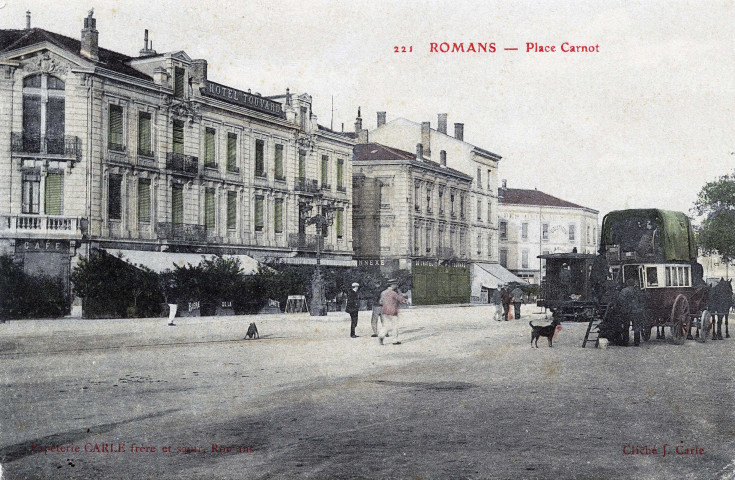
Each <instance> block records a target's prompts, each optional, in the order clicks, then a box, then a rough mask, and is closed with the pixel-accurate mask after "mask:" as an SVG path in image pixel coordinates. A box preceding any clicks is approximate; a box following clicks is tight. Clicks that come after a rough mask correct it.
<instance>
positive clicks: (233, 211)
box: [227, 192, 237, 229]
mask: <svg viewBox="0 0 735 480" xmlns="http://www.w3.org/2000/svg"><path fill="white" fill-rule="evenodd" d="M227 228H229V229H234V228H237V192H227Z"/></svg>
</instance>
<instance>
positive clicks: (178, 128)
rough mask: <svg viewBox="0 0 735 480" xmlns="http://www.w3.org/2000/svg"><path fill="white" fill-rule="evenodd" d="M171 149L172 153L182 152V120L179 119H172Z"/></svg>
mask: <svg viewBox="0 0 735 480" xmlns="http://www.w3.org/2000/svg"><path fill="white" fill-rule="evenodd" d="M171 145H172V150H173V153H178V154H182V155H183V153H184V122H183V121H181V120H174V126H173V139H172V144H171Z"/></svg>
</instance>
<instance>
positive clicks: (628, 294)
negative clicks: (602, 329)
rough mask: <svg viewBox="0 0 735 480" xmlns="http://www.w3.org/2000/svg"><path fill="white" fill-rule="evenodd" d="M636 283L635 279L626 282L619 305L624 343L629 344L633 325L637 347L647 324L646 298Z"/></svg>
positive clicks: (619, 297)
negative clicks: (642, 330) (631, 325)
mask: <svg viewBox="0 0 735 480" xmlns="http://www.w3.org/2000/svg"><path fill="white" fill-rule="evenodd" d="M636 283H637V282H636V281H635V279H633V278H629V279H628V280H627V281H626V282H625V285H626V287H625V288H624V289H623V290H621V291H620V295H619V296H618V305H619V309H620V314H621V316H622V317H623V318H622V320H623V341H624V342H625V344H626V345H627V344H628V329H629V328H630V324H631V323H632V324H633V345H635V346H636V347H637V346H638V345H640V343H641V329H643V327H644V325H645V324H646V297H645V294H644V293H643V291H642V290H641V289H640V288H638V287H637V286H636Z"/></svg>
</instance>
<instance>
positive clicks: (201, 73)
mask: <svg viewBox="0 0 735 480" xmlns="http://www.w3.org/2000/svg"><path fill="white" fill-rule="evenodd" d="M190 75H191V81H192V83H199V84H202V83H204V82H206V81H207V61H206V60H203V59H198V60H192V61H191V70H190Z"/></svg>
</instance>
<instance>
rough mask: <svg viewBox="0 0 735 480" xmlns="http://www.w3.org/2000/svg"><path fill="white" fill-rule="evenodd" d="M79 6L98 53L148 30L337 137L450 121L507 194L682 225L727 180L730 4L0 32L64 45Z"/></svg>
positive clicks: (214, 1) (311, 10)
mask: <svg viewBox="0 0 735 480" xmlns="http://www.w3.org/2000/svg"><path fill="white" fill-rule="evenodd" d="M92 7H93V8H94V10H95V14H94V16H95V18H97V29H98V30H99V32H100V33H99V41H100V46H102V47H104V48H108V49H111V50H116V51H119V52H121V53H125V54H128V55H131V56H132V55H137V52H138V50H140V49H141V48H142V47H143V31H144V29H146V28H147V29H148V30H149V37H150V39H151V40H152V41H153V48H154V49H155V50H157V51H158V52H159V53H161V52H167V51H178V50H184V51H186V52H187V54H189V56H190V57H192V58H204V59H206V60H207V61H208V64H209V71H208V76H209V79H210V80H212V81H215V82H219V83H223V84H226V85H228V86H231V87H234V88H239V89H242V90H247V89H251V90H252V91H253V92H259V93H262V94H263V95H277V94H282V93H285V89H286V88H287V87H288V88H290V90H291V92H292V93H302V92H307V93H309V94H310V95H312V97H313V102H314V103H313V111H314V113H316V115H317V116H318V119H319V123H321V124H322V125H326V126H330V124H331V123H332V118H333V125H334V128H335V129H337V130H340V129H341V128H342V124H344V128H345V129H346V130H351V129H354V121H355V116H356V113H357V108H358V106H359V107H361V110H362V117H363V126H364V127H366V128H369V129H372V128H374V127H375V122H376V112H377V111H386V112H387V119H388V121H391V120H393V119H395V118H399V117H403V118H407V119H410V120H413V121H416V122H421V121H430V122H431V124H432V127H434V128H436V121H437V114H438V113H447V114H448V121H449V125H450V128H449V130H450V132H452V131H453V128H452V124H453V123H455V122H459V123H464V125H465V127H464V128H465V130H464V132H465V133H464V135H465V136H464V138H465V140H466V141H468V142H470V143H472V144H474V145H477V146H479V147H482V148H484V149H487V150H490V151H492V152H494V153H497V154H499V155H501V156H502V157H503V158H502V160H501V161H500V166H499V178H500V179H506V180H507V183H508V187H511V188H538V189H539V190H542V191H544V192H546V193H548V194H551V195H554V196H557V197H559V198H562V199H564V200H567V201H571V202H574V203H577V204H580V205H583V206H586V207H590V208H593V209H596V210H599V211H600V214H601V216H602V215H604V214H605V213H607V212H608V211H611V210H617V209H623V208H666V209H672V210H680V211H684V212H687V213H689V212H690V209H691V207H692V205H693V203H694V201H695V200H696V196H697V193H698V192H699V190H700V189H701V187H702V186H703V185H704V184H705V183H706V182H708V181H713V180H716V179H717V178H718V177H720V176H722V175H725V174H728V173H732V172H733V171H734V170H735V142H734V141H733V138H732V134H733V131H734V130H735V129H734V128H733V127H734V126H735V120H734V114H735V55H734V52H735V35H733V32H732V29H733V26H735V3H734V2H733V1H691V2H685V1H650V0H649V1H640V2H636V1H625V2H616V1H600V2H595V1H584V2H582V1H556V2H553V1H544V2H538V1H508V0H506V1H502V2H493V1H488V2H463V1H461V0H455V1H453V2H448V1H426V2H417V1H413V0H403V1H391V2H388V1H384V0H372V1H362V0H358V1H349V2H344V1H342V2H337V1H326V0H321V1H278V0H254V1H239V0H230V1H227V2H225V1H220V0H208V1H206V2H205V1H191V0H179V1H165V0H146V1H142V0H121V1H109V0H108V1H104V2H102V1H99V0H98V1H97V2H93V1H90V0H87V1H78V0H65V1H64V2H48V1H18V0H0V28H23V27H24V25H25V11H26V10H30V11H31V14H32V20H31V22H32V26H34V27H40V28H45V29H47V30H51V31H54V32H57V33H61V34H65V35H68V36H71V37H75V38H76V37H79V36H80V30H81V28H82V22H83V18H84V17H85V16H86V15H87V11H88V10H89V9H90V8H92ZM432 42H434V43H437V44H440V43H441V42H448V43H449V44H450V45H451V44H452V43H460V42H463V43H464V44H465V45H468V44H469V43H470V42H494V43H495V47H496V52H494V53H484V52H481V53H441V52H436V53H433V52H431V51H430V49H431V43H432ZM564 42H569V44H571V45H593V46H599V48H598V50H599V52H595V53H564V52H561V51H560V48H561V45H562V43H564ZM527 43H536V44H538V45H542V46H549V47H550V46H555V49H556V51H555V52H534V51H531V52H527V51H526V45H527ZM402 46H406V47H407V50H408V49H409V48H408V47H412V52H407V53H395V52H394V50H395V47H399V50H400V47H402ZM506 48H518V50H505V49H506ZM332 109H333V110H334V114H333V117H332Z"/></svg>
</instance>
